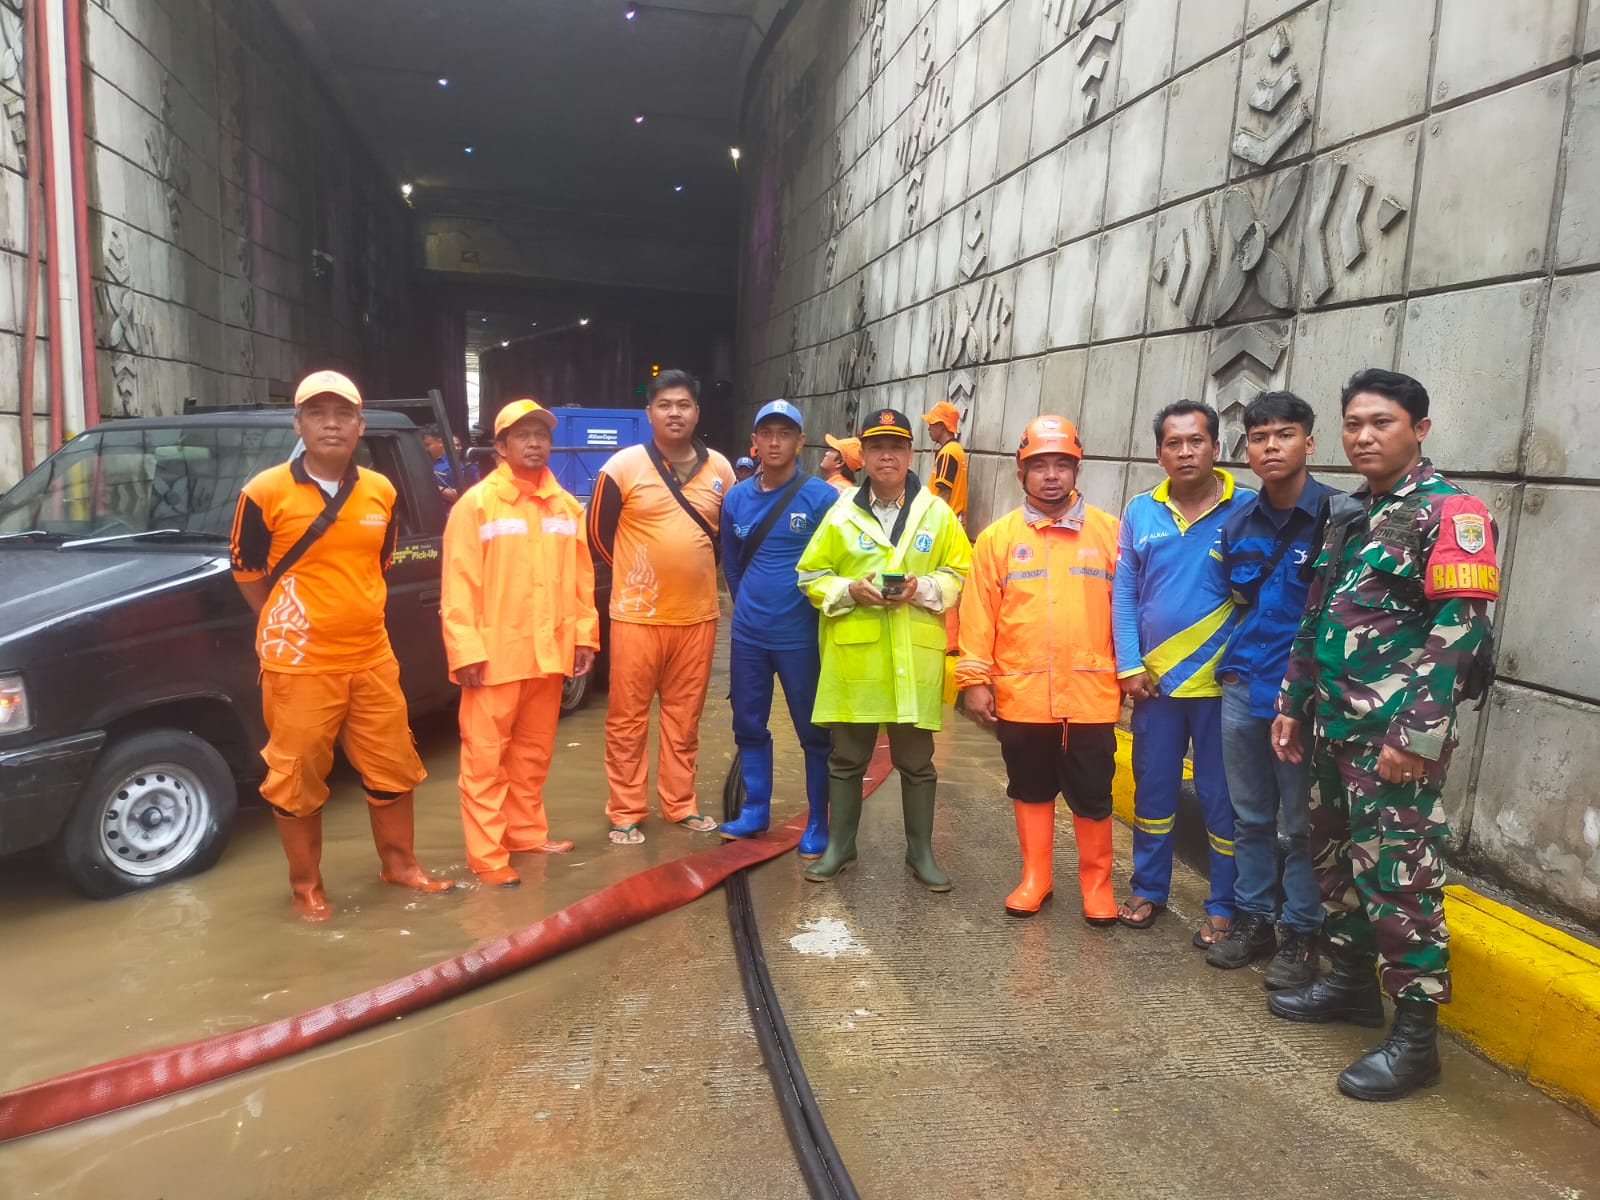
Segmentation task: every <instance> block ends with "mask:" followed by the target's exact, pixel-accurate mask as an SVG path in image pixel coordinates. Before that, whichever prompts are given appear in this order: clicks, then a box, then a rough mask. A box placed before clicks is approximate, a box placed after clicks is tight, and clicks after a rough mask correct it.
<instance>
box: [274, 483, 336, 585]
mask: <svg viewBox="0 0 1600 1200" xmlns="http://www.w3.org/2000/svg"><path fill="white" fill-rule="evenodd" d="M355 490H356V481H355V480H351V481H350V482H349V483H347V484H345V485H344V486H343V487H341V488H340V489H339V490H338V491H337V492H335V493H334V494H333V495H331V496H329V497H328V500H327V503H325V504H324V505H323V506H322V511H321V512H319V513H318V514H317V515H316V519H315V520H313V521H312V522H311V524H309V525H307V526H306V531H305V532H304V533H302V534H301V535H300V538H299V540H298V541H296V542H295V544H294V545H292V546H290V547H289V548H288V549H287V550H285V551H284V553H283V557H282V558H280V559H279V560H278V561H277V562H275V563H273V564H272V570H270V571H268V572H267V590H268V591H271V590H272V589H273V588H275V587H277V586H278V580H280V579H282V578H283V577H284V574H285V573H286V572H287V571H288V570H289V568H290V567H292V566H294V565H295V563H297V562H299V561H300V559H301V557H302V556H303V555H304V554H305V552H306V551H307V550H309V549H311V546H312V543H314V542H315V541H316V540H317V539H318V538H319V537H321V536H322V535H323V534H325V533H327V532H328V527H329V526H330V525H332V524H333V523H334V521H335V520H336V519H337V518H338V516H339V510H340V509H341V508H343V507H344V502H345V501H346V500H348V499H350V493H351V492H353V491H355Z"/></svg>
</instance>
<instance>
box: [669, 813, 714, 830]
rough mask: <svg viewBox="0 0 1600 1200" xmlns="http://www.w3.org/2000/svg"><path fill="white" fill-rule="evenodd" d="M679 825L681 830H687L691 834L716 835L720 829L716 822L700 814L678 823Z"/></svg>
mask: <svg viewBox="0 0 1600 1200" xmlns="http://www.w3.org/2000/svg"><path fill="white" fill-rule="evenodd" d="M677 824H678V825H679V826H680V827H681V828H683V829H687V830H688V831H689V832H690V833H715V832H716V831H717V829H718V828H719V826H718V824H717V822H716V821H713V820H712V819H711V818H710V817H707V816H702V815H701V814H700V813H693V814H692V815H690V816H687V817H685V818H683V820H681V821H679V822H677Z"/></svg>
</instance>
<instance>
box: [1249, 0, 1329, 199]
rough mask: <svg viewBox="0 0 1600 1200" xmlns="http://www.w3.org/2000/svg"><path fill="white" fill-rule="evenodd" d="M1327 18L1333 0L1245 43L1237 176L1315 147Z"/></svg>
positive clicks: (1307, 10)
mask: <svg viewBox="0 0 1600 1200" xmlns="http://www.w3.org/2000/svg"><path fill="white" fill-rule="evenodd" d="M1327 23H1328V0H1319V2H1318V3H1316V4H1313V5H1311V6H1310V7H1309V8H1304V9H1301V10H1300V11H1299V12H1297V13H1294V14H1293V15H1291V16H1288V17H1285V18H1284V19H1283V20H1282V21H1280V22H1278V23H1276V24H1275V25H1273V26H1271V27H1270V28H1268V29H1264V30H1262V31H1261V32H1259V33H1257V34H1255V35H1254V36H1252V37H1251V38H1250V39H1249V40H1248V41H1247V42H1245V44H1244V63H1243V68H1242V75H1241V78H1240V82H1239V98H1238V103H1237V107H1236V110H1235V115H1234V128H1235V130H1236V132H1235V134H1234V138H1233V145H1232V150H1233V159H1234V162H1233V173H1234V175H1235V176H1239V175H1247V174H1250V173H1252V172H1256V171H1262V170H1269V169H1271V167H1272V166H1273V164H1274V163H1277V162H1279V161H1281V160H1284V159H1288V158H1292V157H1293V156H1295V155H1297V154H1301V153H1304V152H1305V150H1307V149H1308V148H1309V146H1310V142H1311V131H1310V127H1311V119H1312V113H1313V111H1314V105H1315V98H1316V94H1317V85H1318V83H1319V82H1320V77H1321V70H1322V43H1323V37H1324V35H1325V33H1326V30H1327Z"/></svg>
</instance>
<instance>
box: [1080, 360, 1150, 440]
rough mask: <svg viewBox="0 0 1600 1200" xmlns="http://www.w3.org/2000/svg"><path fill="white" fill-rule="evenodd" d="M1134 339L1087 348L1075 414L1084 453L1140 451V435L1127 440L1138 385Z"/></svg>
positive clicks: (1137, 364) (1137, 366) (1137, 362)
mask: <svg viewBox="0 0 1600 1200" xmlns="http://www.w3.org/2000/svg"><path fill="white" fill-rule="evenodd" d="M1139 350H1140V344H1139V343H1138V342H1137V341H1130V342H1112V343H1110V344H1107V345H1101V346H1091V347H1090V348H1089V357H1088V366H1087V368H1086V370H1085V374H1084V382H1083V406H1082V408H1081V409H1080V410H1079V415H1078V435H1079V437H1081V438H1082V439H1083V445H1084V453H1085V454H1094V455H1096V456H1103V457H1106V458H1124V457H1127V456H1128V455H1129V454H1130V453H1132V454H1141V453H1143V451H1141V449H1140V445H1141V443H1143V441H1144V439H1142V438H1140V439H1138V440H1136V441H1134V442H1133V443H1131V449H1130V442H1129V439H1128V430H1129V425H1130V422H1131V418H1132V415H1133V414H1132V409H1133V405H1132V404H1131V403H1130V398H1131V397H1133V396H1134V395H1136V394H1137V392H1138V386H1139Z"/></svg>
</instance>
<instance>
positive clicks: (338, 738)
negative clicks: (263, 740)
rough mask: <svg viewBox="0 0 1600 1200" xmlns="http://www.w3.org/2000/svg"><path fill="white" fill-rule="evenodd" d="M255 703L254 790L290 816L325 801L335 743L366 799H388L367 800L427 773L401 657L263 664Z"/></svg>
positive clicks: (395, 791)
mask: <svg viewBox="0 0 1600 1200" xmlns="http://www.w3.org/2000/svg"><path fill="white" fill-rule="evenodd" d="M261 709H262V715H263V716H265V718H266V722H267V748H266V749H265V750H263V751H262V752H261V757H262V759H263V760H264V761H265V762H266V764H267V777H266V778H265V779H264V780H262V782H261V796H262V799H264V800H265V801H266V802H267V803H268V804H270V805H272V807H273V808H276V809H278V810H279V811H280V812H283V813H286V814H288V815H289V816H292V817H307V816H310V815H311V814H312V813H314V812H317V811H318V810H320V809H321V808H322V806H323V805H324V804H325V803H327V800H328V772H329V771H330V770H332V769H333V747H334V743H335V742H338V743H339V744H340V745H342V746H343V747H344V753H345V757H346V758H348V759H349V760H350V765H351V766H353V767H354V768H355V769H356V772H357V773H358V774H359V775H360V776H361V786H362V787H364V788H365V789H366V790H367V793H368V799H369V801H370V802H371V803H374V804H378V805H380V806H381V805H383V804H385V803H388V801H385V800H374V799H372V793H373V792H387V793H393V794H396V795H398V794H401V793H404V792H409V791H410V790H411V789H412V788H414V787H416V786H417V784H419V783H421V782H422V781H423V780H424V779H426V778H427V777H428V772H427V771H426V770H424V769H423V766H422V760H421V759H420V758H418V757H417V747H416V743H414V742H413V741H412V740H411V725H410V722H409V721H408V720H407V718H406V697H405V693H404V692H402V691H401V690H400V664H399V663H398V662H396V661H395V660H394V659H393V658H390V659H388V660H387V661H385V662H381V663H379V664H378V665H377V666H375V667H371V668H369V669H368V670H365V671H351V672H343V673H339V674H330V675H291V674H289V673H288V672H286V671H262V672H261Z"/></svg>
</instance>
